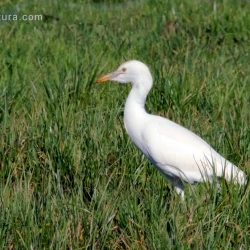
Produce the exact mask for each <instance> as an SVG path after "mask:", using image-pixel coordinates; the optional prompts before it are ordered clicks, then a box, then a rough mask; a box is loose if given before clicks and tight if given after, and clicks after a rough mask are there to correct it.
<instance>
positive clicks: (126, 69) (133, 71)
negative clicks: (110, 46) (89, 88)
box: [96, 60, 152, 85]
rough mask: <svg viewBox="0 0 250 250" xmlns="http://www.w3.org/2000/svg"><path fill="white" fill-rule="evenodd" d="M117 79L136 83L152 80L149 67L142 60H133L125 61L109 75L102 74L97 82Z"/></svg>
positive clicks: (120, 81)
mask: <svg viewBox="0 0 250 250" xmlns="http://www.w3.org/2000/svg"><path fill="white" fill-rule="evenodd" d="M108 80H109V81H116V82H119V83H128V82H131V83H132V84H133V85H136V84H138V83H140V82H147V81H150V82H152V76H151V73H150V71H149V68H148V67H147V66H146V65H145V64H144V63H142V62H140V61H137V60H131V61H127V62H125V63H123V64H122V65H121V66H120V67H119V68H118V69H117V70H115V71H114V72H112V73H109V74H107V75H104V76H101V77H100V78H98V79H97V81H96V82H98V83H101V82H105V81H108Z"/></svg>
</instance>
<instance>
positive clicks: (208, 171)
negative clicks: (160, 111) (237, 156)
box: [98, 60, 246, 195]
mask: <svg viewBox="0 0 250 250" xmlns="http://www.w3.org/2000/svg"><path fill="white" fill-rule="evenodd" d="M106 80H113V81H118V82H121V83H126V82H132V89H131V91H130V93H129V96H128V98H127V101H126V104H125V110H124V124H125V128H126V131H127V133H128V135H129V136H130V138H131V139H132V141H133V142H134V143H135V145H136V146H137V147H138V148H139V149H140V150H141V152H142V153H143V154H144V155H145V156H146V157H147V158H148V159H149V160H150V162H151V163H152V164H153V165H154V166H155V167H156V168H157V169H159V170H160V171H161V172H162V173H163V174H164V175H165V176H166V177H167V178H168V179H169V180H170V182H171V183H172V184H173V185H174V186H175V188H176V191H177V192H178V193H181V194H182V195H183V182H182V181H186V182H189V183H191V184H193V183H196V182H202V181H210V180H212V179H213V177H214V176H217V177H224V178H225V179H226V180H229V181H233V182H235V183H239V184H243V183H245V181H246V176H245V173H244V172H243V171H241V170H240V169H239V168H238V167H236V166H235V165H234V164H232V163H231V162H229V161H227V160H226V159H225V158H223V157H222V156H221V155H219V154H218V153H217V152H216V151H215V150H214V149H213V148H212V147H211V146H210V145H209V144H208V143H206V142H205V141H204V140H203V139H201V138H200V137H199V136H197V135H196V134H194V133H193V132H191V131H190V130H188V129H186V128H184V127H182V126H180V125H178V124H176V123H174V122H172V121H170V120H168V119H166V118H163V117H161V116H156V115H151V114H148V113H147V112H146V110H145V101H146V97H147V94H148V92H149V91H150V89H151V87H152V85H153V80H152V76H151V73H150V71H149V69H148V67H147V66H146V65H145V64H143V63H141V62H139V61H136V60H132V61H128V62H125V63H124V64H122V65H121V66H120V67H119V68H118V70H117V71H115V72H113V73H111V74H109V75H106V76H103V77H101V78H99V79H98V81H99V82H102V81H106Z"/></svg>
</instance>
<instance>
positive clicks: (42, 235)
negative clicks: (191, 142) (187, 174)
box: [0, 0, 250, 250]
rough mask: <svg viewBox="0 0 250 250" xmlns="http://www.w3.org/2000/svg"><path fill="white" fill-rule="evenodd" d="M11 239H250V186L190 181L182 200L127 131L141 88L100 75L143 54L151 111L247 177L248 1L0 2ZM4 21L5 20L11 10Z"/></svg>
mask: <svg viewBox="0 0 250 250" xmlns="http://www.w3.org/2000/svg"><path fill="white" fill-rule="evenodd" d="M0 6H1V13H0V14H2V15H4V14H11V15H18V18H19V17H21V16H22V15H36V14H37V15H39V14H40V15H42V16H43V20H41V21H35V20H33V21H24V20H17V21H15V20H0V35H1V36H0V53H1V56H0V65H1V68H0V70H1V74H0V248H1V249H211V250H212V249H223V250H225V249H241V250H244V249H246V250H247V249H249V246H250V197H249V196H250V195H249V194H250V186H249V182H248V185H247V186H246V187H242V188H240V187H239V186H237V185H236V186H234V185H233V184H231V183H226V182H225V181H223V180H222V182H221V188H220V189H217V188H216V183H212V184H207V183H203V184H198V185H195V186H190V185H186V187H185V191H186V197H185V201H181V199H180V197H179V196H178V195H177V194H176V193H175V191H174V189H173V188H172V186H171V185H170V183H169V182H168V181H167V180H166V179H165V178H164V177H163V176H162V175H161V174H160V173H159V172H158V171H157V170H156V169H155V168H154V167H153V166H152V165H151V164H150V163H149V162H148V160H146V159H145V158H144V157H143V156H142V154H141V153H140V151H139V150H138V149H137V148H136V147H135V146H134V144H133V143H132V142H131V140H130V139H129V137H128V135H127V134H126V131H125V128H124V125H123V109H124V103H125V100H126V97H127V95H128V93H129V91H130V88H131V86H130V85H129V84H127V85H126V86H120V85H119V84H116V83H114V82H107V83H103V84H96V83H95V80H96V79H97V77H99V76H100V75H102V74H103V73H108V72H110V71H112V70H114V69H116V68H117V67H118V66H119V65H120V63H122V62H124V61H126V60H130V59H137V60H140V61H143V62H144V63H146V64H147V65H148V66H149V67H150V69H151V72H152V75H153V77H154V83H155V85H154V88H153V90H152V91H151V92H150V94H149V96H148V99H147V107H146V108H147V110H148V112H149V113H153V114H158V115H162V116H165V117H168V118H169V119H171V120H173V121H175V122H176V123H179V124H181V125H183V126H185V127H186V128H188V129H190V130H192V131H193V132H195V133H196V134H198V135H199V136H201V137H202V138H204V139H205V140H206V141H207V142H208V143H209V144H211V145H212V146H213V147H214V148H215V149H216V150H217V151H218V152H219V153H220V154H222V155H223V156H224V157H226V158H227V159H228V160H230V161H231V162H233V163H234V164H236V165H238V166H239V167H240V168H241V169H242V170H244V171H245V172H246V173H247V174H248V178H249V173H250V170H249V166H250V160H249V159H250V28H249V27H250V25H249V24H250V3H249V1H243V0H242V1H235V0H222V1H212V0H190V1H187V0H186V1H185V0H184V1H183V0H182V1H181V0H172V1H166V0H158V1H155V0H154V1H153V0H117V1H115V0H113V1H112V0H103V1H101V0H92V1H91V0H89V1H88V0H82V1H73V0H72V1H66V0H61V1H59V0H58V1H56V0H55V1H52V0H51V1H45V0H44V1H38V0H35V1H33V2H32V3H31V2H29V1H25V0H23V1H21V0H16V1H12V3H11V2H10V1H7V0H3V1H1V4H0ZM2 18H3V17H2Z"/></svg>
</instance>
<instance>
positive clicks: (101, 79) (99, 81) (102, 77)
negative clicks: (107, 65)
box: [96, 73, 112, 83]
mask: <svg viewBox="0 0 250 250" xmlns="http://www.w3.org/2000/svg"><path fill="white" fill-rule="evenodd" d="M111 75H112V73H111V74H107V75H104V76H101V77H99V78H98V79H97V80H96V82H97V83H101V82H106V81H108V80H110V79H111V78H110V77H111Z"/></svg>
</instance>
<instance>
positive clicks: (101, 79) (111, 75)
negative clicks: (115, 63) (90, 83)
mask: <svg viewBox="0 0 250 250" xmlns="http://www.w3.org/2000/svg"><path fill="white" fill-rule="evenodd" d="M123 73H124V71H123V70H116V71H114V72H112V73H109V74H107V75H104V76H101V77H99V78H98V79H97V80H96V82H97V83H101V82H106V81H108V80H114V78H116V77H117V76H119V75H120V74H123Z"/></svg>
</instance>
